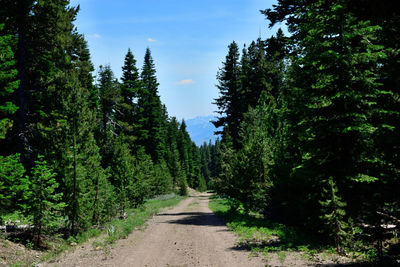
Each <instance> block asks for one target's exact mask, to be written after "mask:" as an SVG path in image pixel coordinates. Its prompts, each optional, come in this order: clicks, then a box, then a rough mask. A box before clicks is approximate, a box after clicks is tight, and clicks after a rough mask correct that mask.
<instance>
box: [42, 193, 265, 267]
mask: <svg viewBox="0 0 400 267" xmlns="http://www.w3.org/2000/svg"><path fill="white" fill-rule="evenodd" d="M209 196H210V195H209V194H207V193H196V192H193V191H191V196H190V197H189V198H187V199H185V200H183V201H182V202H181V203H179V205H178V206H176V207H174V208H171V209H169V210H164V211H162V212H160V213H159V214H157V215H156V216H154V217H153V218H152V219H150V220H149V221H148V225H147V227H146V228H145V229H143V230H142V231H139V230H138V231H134V232H133V233H132V234H131V235H130V236H129V237H128V238H127V239H123V240H119V241H117V242H116V244H114V245H113V246H112V247H106V248H104V247H102V245H101V243H100V242H97V243H96V242H95V241H93V240H92V241H90V242H88V243H86V244H84V245H81V246H79V247H77V248H76V249H75V251H73V252H68V253H65V254H64V255H62V256H61V257H60V258H59V259H58V260H56V261H53V262H48V263H45V264H41V265H40V266H120V267H122V266H141V267H142V266H147V267H151V266H157V267H159V266H229V267H233V266H241V267H242V266H265V265H266V262H265V261H264V259H263V258H262V257H251V255H250V252H249V251H246V250H241V249H238V247H237V246H236V241H237V237H236V236H235V235H234V234H233V233H232V232H231V231H230V230H229V229H228V228H227V227H226V225H225V224H224V222H223V221H222V219H220V218H219V217H217V216H216V215H215V214H214V213H212V211H211V210H210V209H209V208H208V202H209ZM98 244H100V245H98Z"/></svg>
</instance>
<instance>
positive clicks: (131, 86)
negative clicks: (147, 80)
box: [116, 49, 142, 150]
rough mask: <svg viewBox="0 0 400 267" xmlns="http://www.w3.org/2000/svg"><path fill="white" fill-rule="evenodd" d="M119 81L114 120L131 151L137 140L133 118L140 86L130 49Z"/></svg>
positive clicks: (136, 111)
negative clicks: (118, 94)
mask: <svg viewBox="0 0 400 267" xmlns="http://www.w3.org/2000/svg"><path fill="white" fill-rule="evenodd" d="M121 81H122V83H121V87H120V88H121V89H120V90H121V92H120V94H121V97H120V101H119V102H118V105H117V110H118V111H117V113H116V119H117V121H118V125H119V127H118V128H117V130H118V132H122V133H124V135H125V138H126V139H127V142H128V144H129V148H130V149H131V150H132V149H134V144H135V141H136V138H137V136H136V134H137V133H136V130H137V129H136V123H137V122H136V121H135V118H137V115H138V114H137V113H138V108H137V98H138V96H139V91H140V90H141V87H142V85H141V81H140V77H139V71H138V69H137V68H136V60H135V58H134V56H133V54H132V51H131V50H130V49H128V53H127V54H126V56H125V61H124V66H123V67H122V78H121Z"/></svg>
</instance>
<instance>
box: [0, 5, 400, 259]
mask: <svg viewBox="0 0 400 267" xmlns="http://www.w3.org/2000/svg"><path fill="white" fill-rule="evenodd" d="M396 6H397V5H396V3H395V1H378V0H332V1H324V0H302V1H296V0H278V1H277V2H276V3H275V5H273V7H272V8H269V9H265V10H261V13H262V15H263V16H265V19H266V24H268V26H269V27H270V28H271V29H272V28H273V27H277V26H282V29H278V30H277V31H276V32H275V33H274V34H273V35H272V36H271V37H269V38H266V39H262V38H261V37H260V38H258V39H256V40H255V41H253V42H251V43H250V44H247V45H244V47H239V45H238V43H237V42H235V41H233V42H232V43H230V44H229V46H228V51H227V55H226V57H225V59H224V61H223V62H222V65H221V67H220V69H219V71H218V73H217V74H216V78H217V85H216V87H217V89H216V90H218V92H219V96H218V97H217V98H216V99H215V100H214V104H215V109H216V113H217V116H216V119H215V121H213V124H214V125H215V127H216V128H217V131H216V133H215V134H217V135H218V136H219V139H217V141H216V142H215V143H212V142H211V141H210V142H205V143H204V144H203V145H201V146H200V147H198V146H196V144H195V143H194V142H193V141H192V140H191V138H190V136H189V133H188V131H187V128H186V123H185V121H184V120H182V121H178V120H177V119H176V117H171V116H169V115H168V112H167V108H166V106H165V105H164V104H163V103H162V102H161V99H160V95H159V91H158V86H159V83H158V81H157V75H156V67H155V63H154V60H153V57H152V54H151V51H150V49H149V48H147V49H146V48H144V49H146V50H145V51H146V52H145V56H144V60H143V66H141V67H139V66H137V61H136V59H135V56H134V53H133V51H131V50H130V49H128V48H127V52H126V56H125V60H124V62H121V68H122V77H115V75H114V73H113V71H112V69H111V67H110V66H109V65H103V66H99V68H98V71H95V67H94V65H93V64H92V62H91V58H90V51H89V49H88V45H87V42H86V40H85V37H84V36H83V35H82V34H80V33H79V32H78V31H77V28H76V26H75V24H74V21H75V19H76V16H77V14H78V12H79V6H78V7H72V6H71V5H70V3H69V1H68V0H35V1H34V0H18V1H13V0H1V8H0V148H1V149H0V224H3V223H4V220H5V218H8V216H10V214H17V215H18V216H21V217H23V218H25V219H26V220H28V221H29V224H30V225H32V227H33V228H32V229H33V230H32V231H33V232H32V239H33V241H35V243H36V245H37V246H40V237H41V235H44V234H49V235H50V234H52V233H56V232H57V233H60V232H62V233H63V235H64V238H68V237H71V236H72V237H73V236H76V235H78V234H79V233H82V232H84V231H87V230H88V229H90V228H93V227H100V226H102V225H104V224H106V223H107V222H109V221H111V220H113V219H115V218H124V216H126V211H127V210H128V209H131V208H136V207H140V206H141V205H143V204H144V203H145V202H146V200H148V199H150V198H153V197H155V196H159V195H165V194H170V193H175V194H177V195H182V196H186V195H188V187H190V188H193V189H195V190H197V191H206V190H207V189H210V190H213V191H215V192H216V194H218V195H219V196H223V197H225V198H228V199H229V200H230V203H231V209H232V210H240V211H243V212H245V213H247V214H257V216H259V217H261V218H262V219H263V220H265V221H273V222H279V223H282V224H284V225H287V226H293V227H296V228H299V229H302V231H305V232H307V233H310V235H313V236H315V237H316V238H317V239H319V240H323V241H324V242H325V243H326V244H329V245H331V246H333V247H334V248H335V249H336V251H337V253H338V254H341V255H345V254H346V253H347V252H349V251H354V250H363V249H365V248H366V247H374V248H375V249H376V255H375V256H376V257H378V258H380V259H382V258H383V257H384V256H385V255H386V254H385V253H386V252H385V247H387V246H389V245H392V244H388V243H387V242H389V241H388V240H390V242H392V243H393V242H394V243H396V242H397V244H400V243H399V239H398V231H399V227H400V95H399V94H400V47H399V45H400V14H399V9H398V8H396Z"/></svg>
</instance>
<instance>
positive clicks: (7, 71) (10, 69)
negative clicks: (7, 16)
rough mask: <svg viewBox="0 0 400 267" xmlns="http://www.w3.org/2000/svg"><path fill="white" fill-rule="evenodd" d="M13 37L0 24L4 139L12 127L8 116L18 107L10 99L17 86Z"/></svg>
mask: <svg viewBox="0 0 400 267" xmlns="http://www.w3.org/2000/svg"><path fill="white" fill-rule="evenodd" d="M14 47H15V38H14V37H13V36H12V35H10V34H5V33H4V24H0V55H1V56H0V101H1V102H0V139H4V138H5V136H6V133H7V130H8V129H10V128H11V127H12V120H11V118H10V116H11V115H12V114H14V113H15V112H16V111H17V109H18V107H17V106H16V105H15V104H14V103H13V101H12V97H11V95H12V93H13V92H14V90H15V89H16V88H17V87H18V83H19V81H18V80H17V79H16V78H17V69H16V68H15V60H14V52H13V51H14V49H13V48H14Z"/></svg>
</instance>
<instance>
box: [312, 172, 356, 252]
mask: <svg viewBox="0 0 400 267" xmlns="http://www.w3.org/2000/svg"><path fill="white" fill-rule="evenodd" d="M325 184H326V188H325V189H324V191H323V193H324V198H325V200H323V201H320V202H319V203H320V204H321V206H322V212H323V215H322V216H321V217H320V218H321V219H322V220H323V221H324V223H325V226H326V228H327V230H328V234H329V235H330V236H331V238H332V239H333V240H334V243H335V246H336V250H337V252H338V253H343V252H344V251H343V247H342V245H343V244H346V241H347V239H348V236H349V233H348V232H347V228H348V225H347V223H346V222H345V221H344V219H345V215H346V212H345V210H344V208H345V207H346V203H345V202H343V201H341V198H340V197H339V196H338V188H337V186H336V184H335V183H334V181H333V179H332V177H330V178H329V179H328V180H327V181H325Z"/></svg>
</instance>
